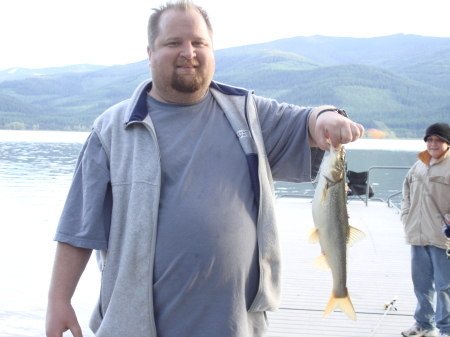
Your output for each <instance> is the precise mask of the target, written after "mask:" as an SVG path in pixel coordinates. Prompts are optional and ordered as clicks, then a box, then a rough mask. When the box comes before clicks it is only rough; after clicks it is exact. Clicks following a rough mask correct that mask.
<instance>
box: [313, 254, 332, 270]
mask: <svg viewBox="0 0 450 337" xmlns="http://www.w3.org/2000/svg"><path fill="white" fill-rule="evenodd" d="M312 265H313V267H314V268H316V269H319V270H328V269H330V265H329V264H328V260H327V257H326V256H325V254H322V255H320V256H319V257H318V258H316V259H314V261H313V262H312Z"/></svg>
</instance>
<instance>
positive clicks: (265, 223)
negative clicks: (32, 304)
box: [47, 1, 364, 337]
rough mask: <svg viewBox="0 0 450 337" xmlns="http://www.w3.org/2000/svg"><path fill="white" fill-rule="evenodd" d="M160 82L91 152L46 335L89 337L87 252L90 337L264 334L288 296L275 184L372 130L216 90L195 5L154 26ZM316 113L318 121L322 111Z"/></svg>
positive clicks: (310, 172) (76, 189)
mask: <svg viewBox="0 0 450 337" xmlns="http://www.w3.org/2000/svg"><path fill="white" fill-rule="evenodd" d="M148 56H149V59H150V66H151V71H152V81H146V82H144V83H142V84H141V85H140V86H139V87H138V88H137V89H136V91H135V93H134V94H133V96H132V98H131V99H130V100H127V101H124V102H121V103H119V104H118V105H116V106H114V107H112V108H111V109H109V110H108V111H106V112H105V113H104V114H103V115H102V116H101V117H99V118H98V119H97V120H96V121H95V123H94V128H93V132H92V133H91V135H90V137H89V139H88V140H87V141H86V144H85V145H84V147H83V149H82V151H81V154H80V158H79V161H78V163H77V168H76V171H75V174H74V181H73V183H72V187H71V189H70V191H69V195H68V198H67V202H66V205H65V207H64V210H63V214H62V216H61V220H60V223H59V226H58V230H57V234H56V237H55V240H57V241H59V243H58V247H57V252H56V257H55V265H54V271H53V276H52V282H51V285H50V292H49V305H48V312H47V336H49V337H56V336H57V337H60V336H62V332H63V331H66V330H68V329H70V330H71V331H72V333H73V334H74V336H75V337H79V336H82V333H81V329H80V326H79V324H78V322H77V319H76V315H75V312H74V310H73V308H72V306H71V304H70V299H71V296H72V295H73V293H74V291H75V288H76V285H77V282H78V280H79V278H80V276H81V274H82V272H83V270H84V267H85V266H86V264H87V261H88V259H89V257H90V255H91V251H92V249H96V250H98V251H99V265H101V269H102V287H101V291H100V298H99V302H98V306H97V307H96V308H95V310H94V313H93V315H92V318H91V322H90V326H91V329H92V330H93V331H94V332H95V333H96V336H100V337H102V336H108V337H111V336H121V337H125V336H133V337H141V336H142V337H144V336H145V337H149V336H156V335H157V336H159V337H161V336H163V337H165V336H167V337H169V336H171V337H175V336H195V337H199V336H208V337H210V336H215V337H233V336H236V337H237V336H263V335H264V333H265V332H266V330H267V323H266V316H265V311H266V310H275V309H276V308H277V307H278V305H279V300H280V287H281V285H280V268H281V267H280V252H279V247H278V236H277V231H276V224H275V217H274V202H273V195H274V194H273V184H272V177H273V178H275V179H279V180H286V181H296V182H301V181H310V179H311V177H314V176H315V175H316V173H317V169H318V166H319V165H320V162H321V159H322V156H323V151H322V150H320V149H319V148H317V147H320V148H322V149H323V150H327V149H329V146H330V145H329V142H331V144H333V145H334V146H337V145H338V144H340V143H348V142H350V141H354V140H356V139H358V138H359V137H361V136H362V134H363V132H364V129H363V127H362V126H361V125H359V124H356V123H354V122H352V121H351V120H349V119H348V118H346V117H344V116H342V115H341V114H342V113H343V112H342V111H341V110H337V109H336V108H334V107H331V106H323V107H319V108H315V109H314V108H301V107H296V106H293V105H288V104H279V103H277V102H276V101H274V100H270V99H265V98H262V97H257V96H254V95H253V94H252V93H250V92H248V91H247V90H244V89H240V88H234V87H230V86H226V85H223V84H218V83H216V82H214V81H212V77H213V73H214V54H213V46H212V28H211V24H210V22H209V19H208V16H207V14H206V12H204V11H203V9H201V8H200V7H197V6H195V5H193V4H192V3H190V2H187V1H181V2H177V3H175V4H166V5H165V6H162V7H161V8H160V9H158V10H155V12H154V13H153V14H152V16H151V17H150V20H149V46H148ZM319 115H320V116H319Z"/></svg>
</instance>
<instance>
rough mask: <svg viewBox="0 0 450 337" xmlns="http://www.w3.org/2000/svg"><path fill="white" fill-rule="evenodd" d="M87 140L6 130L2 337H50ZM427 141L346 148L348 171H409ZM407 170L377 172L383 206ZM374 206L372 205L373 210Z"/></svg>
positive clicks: (86, 285)
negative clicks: (62, 224) (66, 209)
mask: <svg viewBox="0 0 450 337" xmlns="http://www.w3.org/2000/svg"><path fill="white" fill-rule="evenodd" d="M87 135H88V133H76V132H46V131H8V130H0V212H1V213H0V218H1V222H0V336H1V337H3V336H11V337H12V336H14V337H24V336H34V337H44V336H45V328H44V325H45V323H44V322H45V310H46V303H47V291H48V285H49V280H50V274H51V269H52V263H53V257H54V252H55V247H56V243H55V242H53V241H52V240H53V235H54V232H55V228H56V225H57V222H58V218H59V215H60V213H61V210H62V206H63V203H64V200H65V197H66V194H67V191H68V188H69V185H70V181H71V178H72V172H73V168H74V166H75V163H76V159H77V156H78V152H79V151H80V149H81V146H82V143H83V142H84V140H85V139H86V137H87ZM424 149H425V143H424V142H423V141H422V140H368V139H367V140H366V139H362V140H360V141H358V142H356V143H354V144H349V145H347V146H346V150H347V160H348V169H349V170H353V171H358V172H359V171H365V170H367V169H368V168H369V167H372V166H408V167H409V166H411V165H412V164H413V163H414V162H415V161H416V155H417V153H418V152H419V151H422V150H424ZM406 172H407V170H378V169H377V170H373V173H371V184H372V186H373V188H374V190H375V193H376V195H375V196H378V197H382V198H383V199H385V198H386V197H387V196H389V195H390V194H392V193H393V192H395V191H398V190H401V185H402V182H403V178H404V176H405V174H406ZM275 185H276V193H277V194H278V195H281V194H283V193H289V194H291V193H294V194H297V195H302V194H308V193H310V192H311V191H312V185H311V184H285V183H276V184H275ZM369 207H370V204H369ZM99 282H100V280H99V273H98V270H97V266H96V264H95V259H91V261H90V262H89V264H88V267H87V269H86V271H85V273H84V274H83V277H82V278H81V280H80V283H79V286H78V288H77V291H76V293H75V296H74V299H73V304H74V306H75V307H76V311H77V314H78V319H79V321H80V323H81V325H82V328H83V332H84V336H85V337H92V336H93V334H92V333H91V332H90V330H89V328H88V326H87V324H88V321H89V316H90V313H91V310H92V308H93V306H94V304H95V301H96V299H97V295H98V290H99ZM65 336H71V334H69V333H66V334H65Z"/></svg>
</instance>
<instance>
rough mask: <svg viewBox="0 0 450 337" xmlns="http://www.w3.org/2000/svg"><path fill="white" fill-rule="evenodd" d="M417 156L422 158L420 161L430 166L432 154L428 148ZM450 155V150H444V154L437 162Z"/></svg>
mask: <svg viewBox="0 0 450 337" xmlns="http://www.w3.org/2000/svg"><path fill="white" fill-rule="evenodd" d="M417 157H418V158H419V159H420V161H422V163H424V164H425V165H427V166H430V160H431V156H430V154H429V153H428V151H427V150H425V151H422V152H420V153H419V154H418V155H417ZM449 157H450V150H447V151H445V152H444V154H443V155H442V156H441V157H440V158H439V159H438V161H437V162H436V163H435V164H437V163H440V162H441V161H443V160H444V159H445V158H449Z"/></svg>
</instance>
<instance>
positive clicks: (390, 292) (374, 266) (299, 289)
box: [267, 198, 416, 337]
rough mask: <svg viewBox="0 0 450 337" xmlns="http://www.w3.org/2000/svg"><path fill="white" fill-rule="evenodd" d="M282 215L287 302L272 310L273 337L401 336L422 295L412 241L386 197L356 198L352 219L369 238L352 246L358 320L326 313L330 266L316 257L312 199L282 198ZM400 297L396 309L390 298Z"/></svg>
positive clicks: (350, 271) (351, 288) (352, 293)
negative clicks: (414, 274)
mask: <svg viewBox="0 0 450 337" xmlns="http://www.w3.org/2000/svg"><path fill="white" fill-rule="evenodd" d="M276 206H277V217H278V226H279V232H280V237H281V247H282V254H283V297H282V303H281V307H280V309H279V310H278V311H276V312H269V313H268V319H269V331H268V334H267V337H282V336H283V337H285V336H292V337H295V336H324V337H325V336H345V337H350V336H355V337H356V336H357V337H366V336H367V337H372V336H373V337H388V336H389V337H391V336H400V334H401V331H403V330H406V329H407V328H409V327H410V326H411V325H412V324H413V323H414V319H413V317H412V315H413V313H414V310H415V306H416V299H415V296H414V293H413V286H412V281H411V271H410V246H408V245H406V244H405V243H404V235H403V227H402V224H401V221H400V218H399V214H398V212H397V211H396V210H395V209H393V208H389V207H388V206H387V204H386V203H382V202H377V201H372V202H369V205H368V206H366V205H365V204H364V203H363V202H362V201H350V202H349V204H348V211H349V215H350V219H349V220H350V225H351V226H354V227H356V228H358V229H360V230H362V231H363V232H364V233H366V238H365V239H364V240H362V241H360V242H358V243H356V244H355V245H354V246H353V247H351V248H350V250H349V256H348V282H347V284H348V290H349V294H350V298H351V300H352V302H353V305H354V307H355V310H356V314H357V321H356V322H354V321H352V320H351V319H349V318H348V317H347V316H346V315H345V314H344V313H342V312H341V311H339V310H337V311H335V312H333V313H331V314H330V315H329V316H328V317H327V318H325V319H322V315H323V311H324V309H325V307H326V305H327V303H328V299H329V297H330V294H331V287H332V278H331V273H330V272H324V271H319V270H316V269H314V268H313V267H312V266H311V262H312V261H313V259H314V258H316V257H317V256H319V255H320V246H319V245H313V244H309V243H308V240H307V235H306V232H307V230H308V229H309V228H310V227H312V226H313V222H312V215H311V200H310V199H299V198H282V199H277V205H276ZM394 297H397V300H396V302H395V303H394V307H395V308H393V309H391V310H389V311H388V312H387V314H386V315H385V313H386V310H385V304H386V303H389V302H391V301H392V300H393V299H394Z"/></svg>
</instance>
